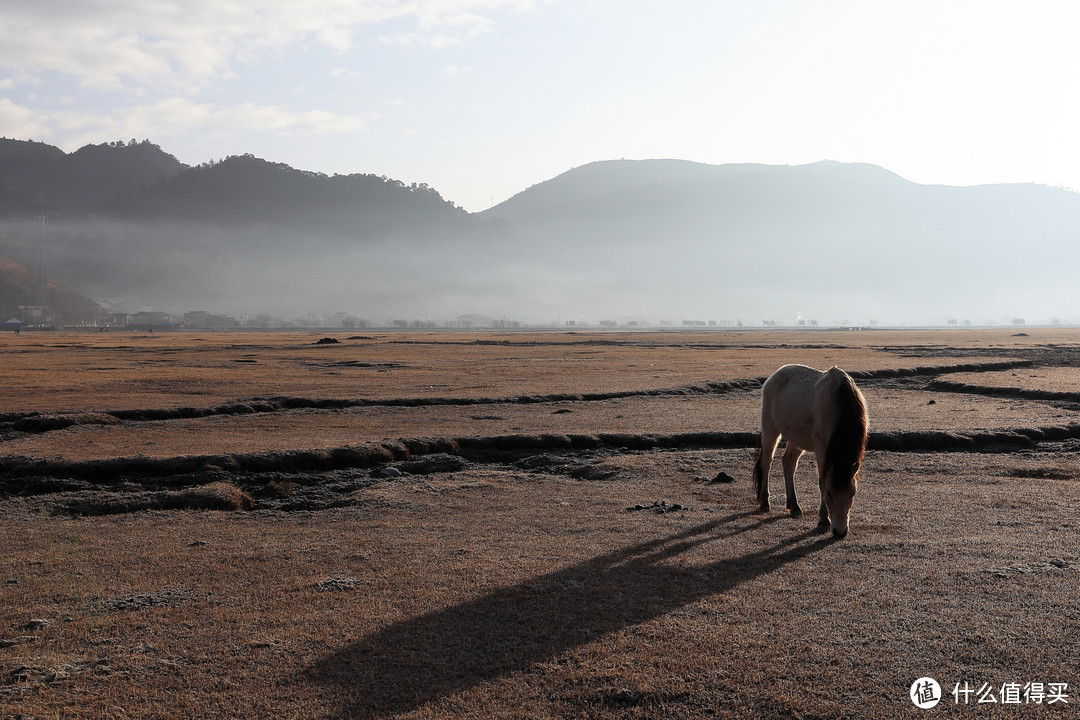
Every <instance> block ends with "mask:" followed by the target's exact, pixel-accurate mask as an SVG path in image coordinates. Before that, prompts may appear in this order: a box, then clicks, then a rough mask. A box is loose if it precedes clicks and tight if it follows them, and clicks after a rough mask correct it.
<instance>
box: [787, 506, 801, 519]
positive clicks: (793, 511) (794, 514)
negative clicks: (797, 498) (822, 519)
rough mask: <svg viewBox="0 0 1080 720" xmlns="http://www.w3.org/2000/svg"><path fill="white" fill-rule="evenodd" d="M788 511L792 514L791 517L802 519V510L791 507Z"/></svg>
mask: <svg viewBox="0 0 1080 720" xmlns="http://www.w3.org/2000/svg"><path fill="white" fill-rule="evenodd" d="M787 511H788V512H789V513H791V517H802V510H801V509H799V508H791V507H789V508H788V509H787Z"/></svg>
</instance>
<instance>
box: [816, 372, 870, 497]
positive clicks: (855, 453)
mask: <svg viewBox="0 0 1080 720" xmlns="http://www.w3.org/2000/svg"><path fill="white" fill-rule="evenodd" d="M833 400H834V402H835V408H836V423H835V425H834V426H833V431H832V435H831V436H829V444H828V446H827V447H826V448H825V466H826V467H828V466H830V465H831V466H832V479H833V483H834V484H835V485H840V486H843V485H848V484H850V483H851V480H852V478H853V477H854V475H855V473H856V472H858V469H859V464H860V463H861V462H862V459H863V454H864V453H865V452H866V401H865V400H864V399H863V396H862V393H861V392H859V388H857V387H856V386H855V381H854V380H852V379H851V376H850V375H848V374H847V373H844V374H843V376H842V380H841V381H840V382H839V383H838V384H837V386H836V390H835V393H834V395H833Z"/></svg>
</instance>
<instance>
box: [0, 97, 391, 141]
mask: <svg viewBox="0 0 1080 720" xmlns="http://www.w3.org/2000/svg"><path fill="white" fill-rule="evenodd" d="M377 117H379V116H378V114H376V113H370V114H365V115H363V116H358V115H339V114H335V113H331V112H327V111H324V110H304V111H296V110H292V109H289V108H285V107H279V106H273V105H257V104H254V103H241V104H238V105H233V106H216V105H211V104H204V103H195V102H192V101H190V100H188V99H186V98H176V97H173V98H168V99H165V100H161V101H158V102H155V103H150V104H146V105H139V106H134V107H129V108H125V109H123V110H119V111H117V110H111V111H107V112H86V111H72V110H60V111H54V112H35V111H32V110H30V109H29V108H25V107H22V106H19V105H16V104H15V103H13V102H11V101H10V100H8V99H7V98H0V126H3V127H4V128H8V130H7V131H8V132H14V134H15V136H16V137H36V138H40V139H45V140H51V141H53V142H55V140H52V138H53V137H54V136H55V137H63V138H64V140H63V143H62V144H63V146H64V147H65V149H67V150H74V149H77V148H79V147H81V146H83V145H86V144H89V143H98V142H102V139H104V138H142V137H152V138H154V139H155V140H156V141H167V140H168V139H171V138H183V137H192V136H197V135H209V136H223V135H224V136H228V135H233V134H238V133H271V134H276V135H289V136H295V135H324V134H330V133H357V132H363V131H365V130H367V127H368V123H369V122H370V121H371V120H373V119H376V118H377Z"/></svg>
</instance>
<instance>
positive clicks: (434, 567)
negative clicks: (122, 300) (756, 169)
mask: <svg viewBox="0 0 1080 720" xmlns="http://www.w3.org/2000/svg"><path fill="white" fill-rule="evenodd" d="M322 337H323V335H322V334H317V335H314V334H310V333H299V332H297V333H240V332H238V333H155V334H146V333H141V334H140V333H124V334H120V333H100V334H97V333H94V334H91V333H85V334H80V333H23V334H21V335H18V336H16V335H11V334H5V335H0V388H2V390H0V440H2V444H0V449H2V453H0V548H2V552H0V597H2V602H0V717H3V718H9V717H10V718H42V719H43V718H195V717H198V718H338V717H356V718H391V717H394V718H450V717H452V718H525V717H528V718H577V717H582V718H657V717H664V718H702V717H706V718H789V717H795V718H895V717H931V716H934V715H948V716H968V717H1006V718H1012V717H1021V716H1023V717H1027V716H1031V715H1035V716H1046V717H1065V716H1068V715H1069V714H1070V713H1072V712H1077V711H1078V706H1080V664H1078V661H1077V658H1080V605H1078V603H1077V596H1078V590H1080V549H1078V543H1077V540H1078V538H1080V492H1078V491H1080V482H1078V480H1080V367H1078V366H1080V331H1076V330H1071V329H1056V330H1049V329H1027V330H1024V331H1023V332H1017V331H1016V330H1012V329H997V330H952V331H944V330H941V331H915V330H910V331H865V332H831V331H813V332H796V331H786V332H785V331H776V332H766V331H745V332H734V331H731V332H702V333H680V332H667V333H664V332H640V333H613V332H610V333H609V332H605V333H599V332H598V333H591V334H590V333H584V332H583V333H558V332H549V333H525V332H521V333H505V334H497V333H472V334H465V333H430V334H425V333H400V334H394V333H384V332H375V331H364V332H363V334H349V333H337V334H335V336H334V339H336V340H338V341H339V342H335V343H319V342H318V341H319V340H320V339H321V338H322ZM788 362H799V363H804V364H808V365H813V366H816V367H820V368H826V367H829V366H831V365H833V364H837V365H840V366H841V367H843V368H845V369H846V370H848V371H850V372H852V374H853V375H854V376H856V379H857V382H858V383H859V385H860V387H861V388H862V389H863V392H864V393H865V395H866V398H867V403H868V407H869V414H870V426H871V427H870V430H871V436H870V446H869V447H870V449H869V451H868V453H867V459H866V462H865V464H864V469H863V473H862V483H861V485H860V491H859V495H858V498H857V499H856V503H855V508H854V510H853V512H852V525H851V533H850V534H849V535H848V536H847V537H846V538H844V539H843V540H834V539H833V538H832V537H831V535H823V534H819V533H818V531H817V528H816V513H813V512H808V513H807V515H806V516H804V517H802V518H789V517H787V516H786V515H785V513H783V512H782V511H777V510H775V509H774V511H773V512H772V513H770V514H759V513H757V512H755V503H754V501H753V498H752V490H751V484H750V476H751V469H752V463H753V460H754V450H753V448H752V445H753V439H754V435H755V433H756V431H757V413H758V401H759V395H760V382H761V380H762V379H763V378H764V377H765V376H767V375H768V374H769V373H771V372H772V371H773V370H775V369H776V368H777V367H778V366H779V365H782V364H784V363H788ZM814 472H815V471H814V461H813V458H812V457H807V458H806V459H804V461H803V463H802V466H801V467H800V470H799V475H798V478H797V483H796V484H797V488H798V490H799V491H800V494H801V496H802V498H803V507H804V508H814V507H815V506H816V502H817V489H816V483H815V482H814V477H815V475H814ZM721 473H726V475H727V476H729V477H725V476H724V475H721ZM729 478H734V481H733V482H731V481H729ZM772 490H773V494H774V502H773V507H774V508H782V507H783V504H782V500H783V497H782V496H783V480H782V477H781V475H780V468H779V463H777V464H776V466H775V467H774V471H773V482H772ZM777 495H779V496H778V497H777ZM923 676H930V677H933V678H935V679H936V680H937V681H938V682H939V683H940V685H941V688H942V690H941V692H942V694H943V696H944V697H943V699H942V701H941V702H940V704H939V705H938V706H937V707H936V708H933V709H930V710H922V709H919V708H917V707H916V706H915V705H914V704H913V703H912V701H911V700H910V699H909V695H908V693H909V689H910V687H911V685H912V683H913V682H914V681H915V680H916V679H917V678H920V677H923ZM954 688H955V689H956V690H957V693H956V694H955V695H954V694H953V690H954ZM965 689H968V690H970V691H971V692H968V693H965V692H964V690H965ZM1040 691H1041V694H1040ZM991 697H992V698H993V699H994V700H996V702H993V703H991V702H988V700H989V699H990V698H991ZM979 700H983V701H984V702H979ZM1014 701H1015V702H1014ZM1037 701H1038V702H1037ZM1066 701H1067V702H1066Z"/></svg>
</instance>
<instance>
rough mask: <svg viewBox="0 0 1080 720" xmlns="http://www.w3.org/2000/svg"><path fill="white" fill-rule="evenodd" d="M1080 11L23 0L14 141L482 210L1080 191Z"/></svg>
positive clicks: (721, 2)
mask: <svg viewBox="0 0 1080 720" xmlns="http://www.w3.org/2000/svg"><path fill="white" fill-rule="evenodd" d="M1077 37H1080V2H1073V1H1068V0H1066V1H1062V2H1042V1H1040V0H1018V1H1016V2H995V1H994V0H971V1H958V0H930V1H923V0H895V1H889V2H885V1H880V2H875V1H873V0H854V1H843V0H837V1H834V2H833V1H828V0H818V1H813V2H810V1H803V2H800V1H790V2H783V1H767V0H754V1H753V2H748V1H744V0H737V1H729V0H670V1H669V2H657V1H656V0H531V1H530V0H411V1H406V0H304V2H296V1H294V0H277V1H268V0H264V1H263V2H242V1H241V0H154V2H147V1H146V0H97V1H95V0H5V2H4V4H3V9H2V10H0V135H3V136H6V137H13V138H17V139H24V140H25V139H33V140H39V141H43V142H47V143H50V144H54V145H58V146H59V147H61V148H63V149H64V150H67V151H72V150H75V149H77V148H79V147H81V146H82V145H85V144H88V143H101V142H106V141H112V140H129V139H132V138H135V139H138V140H142V139H144V138H146V139H150V140H151V141H152V142H155V143H157V144H159V145H161V146H162V148H163V149H165V150H166V151H168V152H171V153H172V154H174V155H176V156H177V157H178V158H179V159H180V160H181V161H183V162H186V163H190V164H197V163H200V162H204V161H206V160H210V159H220V158H222V157H225V156H227V155H232V154H242V153H252V154H254V155H257V156H259V157H263V158H266V159H268V160H272V161H276V162H284V163H288V164H290V165H292V166H294V167H297V168H300V169H304V170H315V171H320V172H325V173H328V174H333V173H343V174H344V173H356V172H361V173H376V174H380V175H388V176H390V177H393V178H395V179H398V180H402V181H404V182H406V183H412V182H426V183H428V184H429V185H431V186H432V187H434V188H435V189H437V190H438V191H439V192H441V193H442V195H443V196H444V197H445V198H446V199H448V200H451V201H453V202H455V203H458V204H459V205H462V206H464V207H465V208H466V209H468V210H473V211H476V210H482V209H485V208H487V207H488V206H489V205H491V203H492V202H500V201H502V200H505V199H506V198H508V197H510V196H511V195H513V194H515V193H517V192H519V191H521V190H523V189H525V188H526V187H528V186H530V185H533V184H536V183H538V182H542V181H544V180H547V179H549V178H551V177H554V176H555V175H557V174H559V173H561V172H564V171H566V170H568V169H570V168H572V167H575V166H578V165H582V164H585V163H588V162H592V161H594V160H605V159H611V158H619V157H625V158H638V159H644V158H681V159H686V160H695V161H700V162H706V163H715V164H722V163H729V162H760V163H769V164H802V163H807V162H814V161H817V160H821V159H831V160H840V161H852V162H855V161H858V162H869V163H873V164H876V165H881V166H883V167H886V168H888V169H890V170H892V171H894V172H897V173H899V174H900V175H902V176H904V177H906V178H908V179H909V180H914V181H916V182H921V183H943V184H955V185H971V184H980V183H997V182H1038V183H1043V184H1047V185H1062V186H1066V187H1070V188H1073V189H1077V190H1080V42H1077V40H1076V38H1077Z"/></svg>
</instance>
